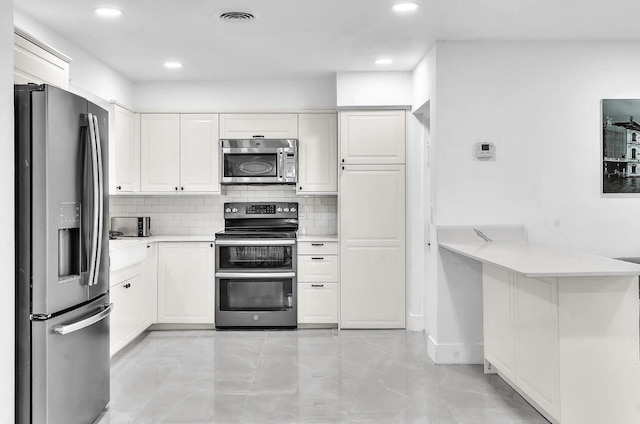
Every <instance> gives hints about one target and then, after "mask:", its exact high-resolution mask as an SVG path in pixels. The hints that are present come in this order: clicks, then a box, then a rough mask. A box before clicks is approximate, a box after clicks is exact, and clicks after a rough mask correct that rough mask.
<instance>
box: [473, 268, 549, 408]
mask: <svg viewBox="0 0 640 424" xmlns="http://www.w3.org/2000/svg"><path fill="white" fill-rule="evenodd" d="M482 281H483V283H482V284H483V286H482V289H483V311H484V312H483V320H484V321H483V325H484V356H485V359H486V360H487V361H488V362H489V363H491V364H492V366H494V367H495V368H497V369H498V370H499V371H500V373H501V374H502V375H503V376H504V377H505V378H507V379H508V380H510V381H511V383H512V384H515V385H516V386H517V387H518V388H520V389H521V390H522V391H523V392H524V393H525V394H526V395H527V396H528V397H529V398H530V399H531V400H533V401H534V402H535V403H537V404H538V405H539V406H540V407H541V408H542V409H543V410H544V411H545V412H546V413H547V414H549V415H550V416H551V417H552V418H554V419H558V420H559V419H560V370H559V360H560V354H559V333H558V326H559V322H558V279H557V278H548V279H534V278H527V277H523V276H521V275H517V274H514V273H511V272H508V271H506V270H504V269H502V268H498V267H495V266H490V265H487V264H483V280H482Z"/></svg>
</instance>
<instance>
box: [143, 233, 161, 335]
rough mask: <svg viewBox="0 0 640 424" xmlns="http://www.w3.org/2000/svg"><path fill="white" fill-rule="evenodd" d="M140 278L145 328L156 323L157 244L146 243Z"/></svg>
mask: <svg viewBox="0 0 640 424" xmlns="http://www.w3.org/2000/svg"><path fill="white" fill-rule="evenodd" d="M142 278H143V280H144V284H145V292H146V293H147V294H148V295H147V296H146V298H145V299H144V318H145V323H146V325H145V327H148V326H150V325H151V324H155V323H156V322H158V243H147V258H146V259H145V261H144V262H143V263H142Z"/></svg>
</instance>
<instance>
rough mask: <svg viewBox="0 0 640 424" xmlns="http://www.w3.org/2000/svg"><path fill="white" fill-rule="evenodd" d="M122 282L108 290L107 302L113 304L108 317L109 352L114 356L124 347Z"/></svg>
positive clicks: (125, 306) (123, 293)
mask: <svg viewBox="0 0 640 424" xmlns="http://www.w3.org/2000/svg"><path fill="white" fill-rule="evenodd" d="M124 284H125V283H124V282H122V283H120V284H117V285H115V286H113V287H111V288H110V289H109V301H110V302H111V303H113V311H112V312H111V315H109V320H110V321H109V346H110V348H109V351H110V354H111V356H113V355H115V354H116V353H117V352H118V351H119V350H120V349H122V347H123V346H124V345H125V341H124V340H125V337H126V331H127V330H126V328H125V327H126V324H125V321H126V319H127V314H126V313H125V310H126V309H127V305H126V299H127V296H126V289H125V288H124Z"/></svg>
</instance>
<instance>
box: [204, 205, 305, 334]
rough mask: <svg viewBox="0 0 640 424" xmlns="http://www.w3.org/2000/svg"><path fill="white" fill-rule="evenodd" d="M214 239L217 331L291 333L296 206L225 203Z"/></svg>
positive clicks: (294, 311)
mask: <svg viewBox="0 0 640 424" xmlns="http://www.w3.org/2000/svg"><path fill="white" fill-rule="evenodd" d="M224 208H225V209H224V218H225V230H224V231H223V232H220V233H217V234H216V310H215V319H216V327H218V328H237V327H244V328H276V327H288V328H295V327H296V325H297V305H296V304H297V299H296V286H297V279H296V269H297V263H296V231H297V230H298V204H297V203H283V202H259V203H225V205H224Z"/></svg>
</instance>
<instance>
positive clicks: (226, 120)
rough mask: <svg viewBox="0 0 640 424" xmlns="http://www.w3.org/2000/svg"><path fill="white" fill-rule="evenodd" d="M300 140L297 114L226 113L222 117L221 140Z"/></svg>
mask: <svg viewBox="0 0 640 424" xmlns="http://www.w3.org/2000/svg"><path fill="white" fill-rule="evenodd" d="M256 137H262V138H298V115H297V114H295V113H225V114H221V115H220V138H221V139H228V138H230V139H234V138H256Z"/></svg>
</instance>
